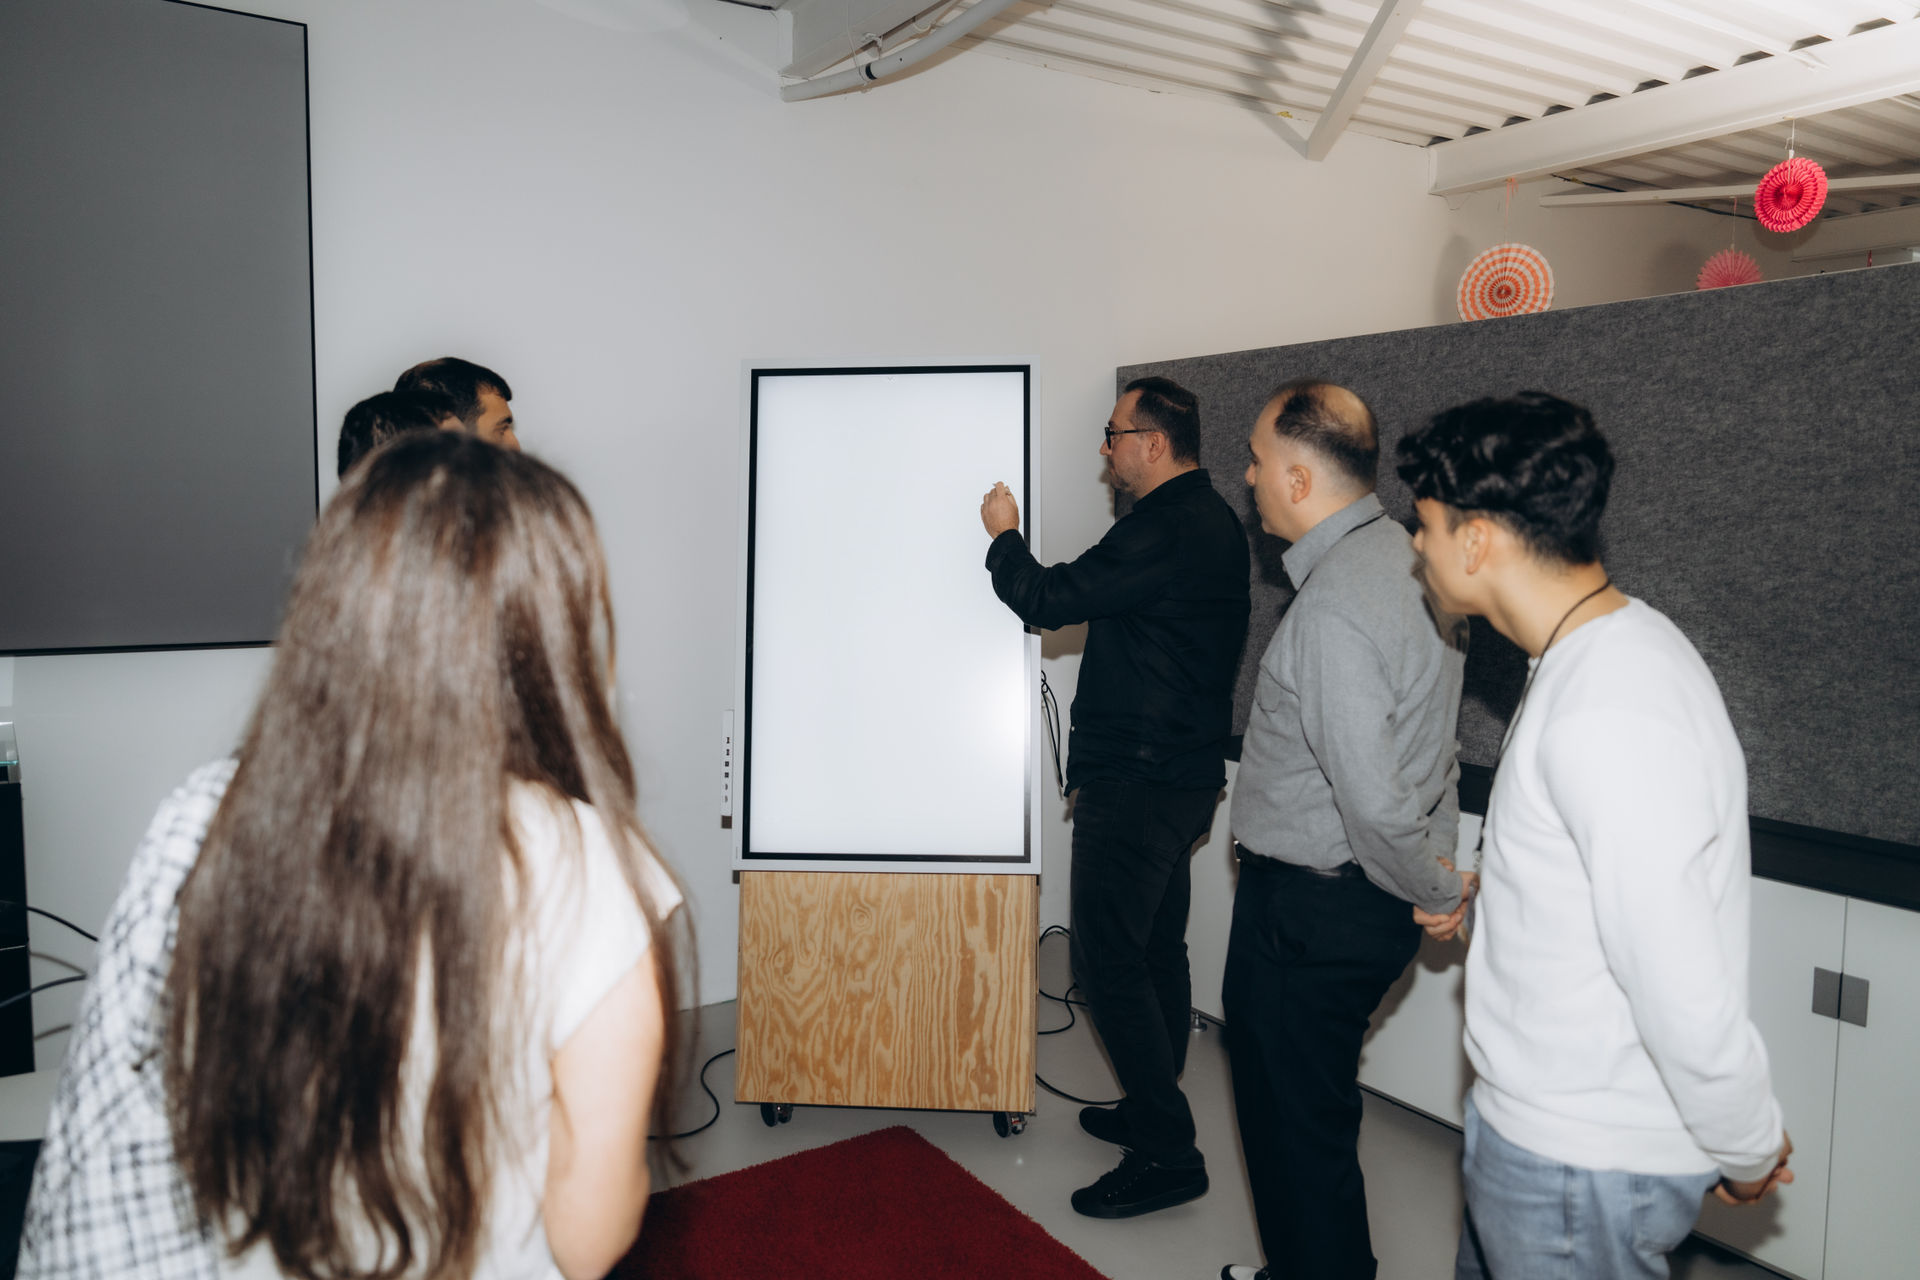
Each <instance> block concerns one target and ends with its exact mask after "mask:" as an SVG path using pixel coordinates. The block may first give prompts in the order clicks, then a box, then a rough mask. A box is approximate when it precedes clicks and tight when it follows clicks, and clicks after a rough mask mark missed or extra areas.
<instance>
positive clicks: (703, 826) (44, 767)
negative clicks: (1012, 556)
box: [0, 0, 1724, 1048]
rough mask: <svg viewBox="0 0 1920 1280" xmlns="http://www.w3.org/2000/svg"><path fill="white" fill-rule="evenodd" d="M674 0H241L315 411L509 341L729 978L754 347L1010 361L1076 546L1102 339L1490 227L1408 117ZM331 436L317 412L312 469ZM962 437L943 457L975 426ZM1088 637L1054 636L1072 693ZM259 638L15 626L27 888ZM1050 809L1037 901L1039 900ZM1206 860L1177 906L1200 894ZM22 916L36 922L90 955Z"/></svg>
mask: <svg viewBox="0 0 1920 1280" xmlns="http://www.w3.org/2000/svg"><path fill="white" fill-rule="evenodd" d="M692 4H693V20H692V22H691V23H690V24H689V25H688V26H687V27H685V28H684V29H682V30H680V31H676V32H670V33H666V34H659V35H638V34H627V33H620V32H615V31H609V30H606V29H602V28H599V27H594V26H590V25H586V24H583V23H581V22H579V21H576V20H574V19H571V18H567V17H563V16H561V15H559V14H556V13H555V12H553V11H551V10H549V9H547V8H543V7H540V6H538V5H536V4H534V3H532V0H409V2H408V3H405V4H399V3H392V2H391V0H324V2H323V0H252V2H250V3H242V4H241V5H239V7H242V8H246V9H251V10H253V11H256V12H259V13H263V14H269V15H273V16H279V17H287V18H292V19H296V20H300V21H304V22H307V23H308V24H310V26H309V41H310V44H309V49H310V83H311V106H312V148H313V150H312V156H313V211H314V272H315V312H316V322H317V337H316V345H317V356H318V382H319V395H320V401H319V408H320V415H321V420H322V422H323V424H327V425H329V426H330V425H331V424H333V423H337V422H338V421H339V419H340V416H341V415H342V413H344V411H345V410H346V408H347V407H348V406H349V405H350V404H352V403H353V402H354V401H355V400H357V399H358V398H360V397H361V396H364V395H367V394H369V393H371V392H373V391H375V390H378V389H380V388H382V387H384V386H386V385H388V384H389V383H390V382H391V380H392V378H393V376H394V375H395V373H397V372H398V371H399V369H400V368H402V367H403V366H405V365H407V364H409V363H411V362H413V361H415V360H418V359H421V358H424V357H428V356H434V355H441V354H448V353H452V354H459V355H464V356H467V357H469V358H471V359H475V360H478V361H481V362H482V363H485V364H488V365H492V366H494V367H495V368H497V369H499V370H500V371H501V372H502V373H503V374H504V375H505V376H506V377H507V378H508V379H509V381H511V383H512V384H513V388H514V391H515V393H516V394H515V400H514V408H515V411H516V415H517V417H518V418H519V420H520V422H521V423H522V430H521V438H522V439H523V440H524V441H525V442H526V445H527V447H528V448H529V449H530V450H532V451H534V452H536V453H539V454H541V455H543V456H545V457H546V458H548V459H550V460H551V461H553V462H555V463H557V464H558V465H560V466H561V467H562V468H564V469H566V470H567V471H568V472H569V473H570V474H571V475H573V476H574V478H575V479H576V480H577V481H578V482H579V483H580V485H581V487H582V488H583V489H584V490H585V492H586V494H587V497H588V499H589V501H590V502H591V503H592V505H593V508H594V511H595V513H596V515H597V517H598V519H599V521H600V526H601V533H602V536H603V538H604V539H605V541H606V544H607V548H608V554H609V558H610V560H611V565H612V572H613V581H614V591H615V600H616V604H617V607H618V611H619V627H620V637H619V650H620V651H619V672H620V682H621V703H622V712H623V717H624V721H625V724H626V726H627V729H628V733H629V737H630V739H631V741H632V742H633V744H634V746H635V749H636V759H637V763H638V767H639V770H640V774H641V785H642V812H643V816H644V817H645V819H646V820H647V822H648V824H649V826H650V828H651V830H652V832H653V834H654V836H655V838H656V841H657V843H658V844H659V845H660V847H661V848H662V850H663V851H664V852H665V853H666V854H667V855H668V857H669V858H670V860H671V861H672V862H673V863H674V864H675V865H676V866H677V867H678V868H679V870H680V872H681V874H682V876H683V878H684V879H685V880H686V882H687V885H688V888H689V896H690V901H691V902H692V905H693V909H694V912H695V920H696V924H697V927H698V929H699V932H700V939H701V942H700V963H701V969H702V982H703V986H702V998H703V999H705V1000H717V999H725V998H727V997H729V996H731V994H732V993H733V990H734V978H735V941H736V938H735V934H736V926H735V920H736V913H737V905H736V901H737V900H736V890H735V888H734V886H733V883H732V877H731V873H730V871H729V869H728V859H727V838H726V833H725V832H724V831H723V829H722V828H721V826H720V824H719V819H718V817H717V800H718V774H717V764H718V748H719V744H718V741H717V739H718V734H719V720H720V713H721V711H722V710H723V709H724V708H725V707H726V706H727V704H728V701H729V690H730V689H731V685H732V678H731V670H730V667H731V662H732V653H733V644H732V638H733V635H734V574H735V566H736V546H735V542H736V527H737V526H736V501H737V487H738V439H739V425H740V418H741V405H740V381H741V362H742V360H744V359H756V360H760V359H764V360H784V361H857V362H884V361H901V360H929V359H940V360H973V359H1002V358H1008V357H1014V358H1021V359H1031V360H1032V361H1033V362H1034V364H1035V366H1036V381H1035V394H1036V403H1035V406H1034V424H1035V430H1036V437H1037V438H1036V445H1035V459H1036V461H1035V469H1036V475H1035V492H1036V494H1037V495H1038V498H1037V510H1036V513H1035V514H1036V517H1037V521H1036V523H1037V530H1038V536H1037V541H1038V543H1039V551H1040V553H1041V554H1042V555H1043V556H1044V557H1046V558H1049V559H1064V558H1067V557H1070V556H1073V555H1075V554H1077V553H1078V552H1080V551H1081V550H1083V549H1084V548H1085V547H1087V546H1088V545H1090V544H1091V543H1092V542H1094V541H1095V540H1096V539H1097V538H1098V537H1099V536H1100V534H1101V532H1102V531H1103V530H1104V528H1105V527H1106V526H1107V524H1108V523H1109V522H1110V521H1111V508H1110V505H1109V502H1108V497H1107V493H1106V491H1105V490H1104V488H1102V487H1101V486H1100V484H1099V482H1098V476H1099V469H1100V468H1099V459H1098V457H1097V456H1096V450H1097V446H1098V444H1099V440H1100V436H1099V430H1100V427H1101V425H1102V424H1103V423H1104V421H1105V419H1106V415H1107V411H1108V408H1109V406H1110V401H1111V396H1112V387H1113V370H1114V368H1115V366H1117V365H1121V364H1127V363H1131V362H1136V361H1142V360H1150V359H1160V358H1167V357H1174V356H1182V355H1192V354H1200V353H1205V352H1212V351H1225V350H1233V349H1239V348H1247V347H1259V346H1270V345H1275V344H1279V343H1286V342H1293V341H1302V340H1307V339H1314V338H1325V337H1332V336H1339V335H1343V334H1351V333H1360V332H1367V331H1373V330H1381V329H1391V328H1399V327H1406V326H1412V325H1420V324H1428V323H1434V322H1437V321H1444V320H1450V319H1451V318H1452V316H1453V311H1452V287H1451V282H1452V281H1453V280H1454V279H1455V278H1457V276H1458V273H1459V270H1460V269H1461V267H1463V266H1464V265H1465V261H1466V259H1467V257H1470V256H1471V253H1472V252H1477V250H1478V248H1479V247H1484V244H1491V243H1492V242H1493V240H1494V239H1496V238H1497V235H1494V234H1491V233H1490V230H1489V225H1488V218H1489V215H1488V211H1487V200H1488V198H1486V197H1476V198H1475V199H1474V200H1473V201H1472V202H1470V203H1469V204H1468V205H1467V206H1466V207H1465V208H1463V209H1461V210H1459V211H1454V210H1450V209H1449V208H1448V207H1447V205H1446V204H1445V202H1443V201H1440V200H1437V199H1433V198H1431V197H1428V196H1427V195H1425V194H1424V193H1425V190H1426V187H1427V181H1428V179H1427V165H1426V159H1425V157H1424V156H1423V155H1422V154H1421V152H1419V151H1418V150H1416V149H1413V148H1409V147H1404V146H1399V145H1395V144H1390V143H1385V142H1379V141H1376V140H1373V139H1369V138H1365V137H1359V136H1353V137H1349V138H1347V139H1344V140H1343V141H1342V142H1341V144H1340V145H1339V147H1337V148H1336V149H1335V151H1334V154H1333V156H1332V157H1331V158H1330V159H1329V160H1328V161H1326V162H1325V163H1324V164H1321V165H1308V164H1307V163H1306V162H1305V161H1303V160H1301V159H1300V158H1299V156H1298V155H1297V153H1295V152H1294V151H1293V150H1291V149H1290V148H1289V147H1287V146H1286V145H1285V144H1284V143H1282V142H1281V141H1280V140H1279V139H1277V138H1276V137H1274V136H1273V134H1272V133H1271V132H1270V131H1269V124H1268V122H1267V121H1265V120H1264V119H1263V118H1262V117H1260V116H1258V115H1255V114H1252V113H1249V112H1241V111H1238V110H1235V109H1233V108H1230V107H1224V106H1220V105H1217V104H1214V103H1211V102H1205V101H1200V100H1196V99H1188V98H1183V97H1179V96H1173V95H1156V94H1150V93H1145V92H1141V91H1138V90H1134V89H1129V88H1124V87H1119V86H1114V85H1108V84H1104V83H1099V82H1095V81H1090V80H1085V79H1081V78H1078V77H1073V76H1068V75H1062V74H1059V73H1054V72H1047V71H1043V70H1040V69H1038V68H1034V67H1030V66H1026V65H1023V64H1016V63H1011V62H1007V61H1003V60H999V59H995V58H991V57H986V56H978V55H976V54H971V53H969V54H963V55H961V56H959V57H956V58H953V59H950V60H948V61H946V62H944V63H943V64H941V65H939V66H936V67H934V68H932V69H930V70H929V71H927V72H926V73H924V74H921V75H918V76H914V77H912V78H909V79H907V80H904V81H901V82H898V83H894V84H889V85H885V86H882V87H880V88H878V89H876V90H874V91H872V92H870V93H867V94H861V95H854V96H850V97H844V98H840V99H835V100H829V101H819V102H812V103H799V104H791V105H788V104H783V103H781V102H780V101H779V98H778V94H777V91H776V78H775V76H774V75H773V73H772V71H771V70H770V68H771V67H773V66H775V65H778V61H779V56H778V54H777V52H776V50H775V49H774V44H775V31H776V19H775V18H774V17H773V16H772V15H769V14H765V13H761V12H757V11H754V10H750V9H744V8H739V7H735V6H729V5H725V4H720V3H717V2H716V0H692ZM1556 216H1566V215H1556ZM1629 225H1630V226H1631V227H1632V228H1633V230H1632V231H1631V233H1630V234H1615V233H1614V231H1615V229H1616V228H1617V227H1620V226H1629ZM1562 226H1564V227H1565V228H1566V230H1564V231H1563V230H1561V227H1562ZM1576 226H1577V230H1576V229H1575V228H1576ZM1723 235H1724V225H1723V220H1721V219H1718V218H1713V217H1710V216H1709V215H1704V214H1697V213H1691V212H1688V211H1685V210H1651V211H1636V212H1635V213H1634V214H1633V215H1632V221H1631V222H1630V223H1628V222H1625V221H1623V222H1620V223H1615V222H1612V221H1609V220H1607V219H1602V218H1598V217H1583V218H1582V219H1577V220H1574V221H1570V222H1568V223H1565V224H1556V225H1555V226H1552V227H1547V228H1545V229H1544V230H1543V231H1542V232H1541V234H1539V235H1538V236H1534V237H1532V238H1533V240H1534V243H1536V244H1538V245H1539V246H1540V247H1541V248H1542V249H1543V250H1544V251H1545V252H1547V253H1548V254H1549V256H1551V257H1554V258H1555V262H1556V267H1557V268H1560V269H1561V270H1562V271H1563V283H1562V287H1561V294H1560V305H1577V304H1579V303H1581V302H1586V301H1595V300H1600V299H1602V298H1611V297H1614V296H1620V295H1618V294H1617V293H1615V292H1610V290H1616V289H1619V288H1632V289H1642V290H1645V291H1662V290H1666V289H1680V288H1686V287H1690V284H1691V275H1692V271H1693V270H1694V269H1695V268H1696V267H1697V266H1698V263H1699V260H1700V259H1702V258H1704V257H1705V256H1706V254H1707V253H1709V252H1712V250H1713V248H1714V247H1715V241H1716V239H1717V238H1718V237H1720V236H1723ZM1622 262H1651V263H1652V264H1653V265H1651V266H1648V267H1645V268H1644V269H1641V268H1635V271H1634V272H1633V273H1623V272H1622V271H1621V270H1620V268H1619V264H1620V263H1622ZM1585 263H1591V264H1592V269H1591V270H1589V269H1588V267H1587V266H1585V265H1582V264H1585ZM332 445H333V439H332V434H331V432H330V430H326V429H323V431H322V441H321V453H322V459H323V469H324V470H325V471H327V472H329V473H330V472H331V466H330V463H328V462H327V459H328V458H329V457H330V455H331V452H332ZM952 459H953V463H954V465H956V466H964V465H966V462H967V448H966V441H965V440H964V439H957V440H955V441H954V442H953V451H952ZM1238 461H1239V460H1238V459H1227V460H1223V463H1222V465H1227V466H1232V467H1235V468H1237V466H1238ZM987 479H989V480H990V479H991V477H987ZM981 487H982V489H984V488H985V487H986V483H985V482H984V481H983V483H982V485H981ZM329 488H330V486H329ZM981 549H982V552H983V553H984V550H985V536H984V534H983V535H982V541H981ZM902 626H903V631H905V632H906V633H908V634H910V633H911V620H903V621H902ZM1076 649H1077V645H1076V644H1075V642H1074V639H1073V637H1071V636H1066V637H1062V638H1057V639H1055V640H1054V641H1052V642H1051V643H1050V644H1049V645H1048V653H1049V654H1050V657H1049V661H1048V669H1049V673H1050V676H1051V678H1052V679H1053V680H1054V683H1055V685H1056V687H1057V688H1058V691H1059V694H1060V700H1061V703H1062V705H1063V706H1065V705H1066V704H1067V702H1068V701H1069V700H1070V698H1071V695H1072V677H1073V673H1074V669H1075V665H1076V659H1075V656H1074V653H1075V651H1076ZM266 660H267V656H266V654H265V652H264V651H258V650H254V651H221V652H207V653H175V654H129V655H119V656H104V657H73V658H26V659H20V660H19V662H18V665H17V671H16V682H15V683H16V689H15V692H14V701H15V703H16V705H15V708H14V711H13V713H12V714H13V715H14V717H15V718H16V719H17V720H18V721H19V723H20V730H19V733H20V748H21V754H22V757H23V767H24V775H25V781H26V804H27V824H28V831H27V834H28V840H29V853H28V877H29V883H30V886H31V890H32V894H33V898H34V901H35V902H36V903H37V904H39V905H43V906H45V907H47V908H48V909H50V910H54V911H60V912H63V913H71V914H73V915H75V916H76V918H78V919H79V920H80V922H81V923H83V924H87V925H89V927H92V926H93V925H94V924H97V922H98V921H99V920H100V919H101V918H103V917H104V915H105V912H106V909H107V906H108V904H109V902H110V901H111V898H112V895H113V893H114V891H115V888H116V886H117V884H118V880H119V877H120V876H121V874H122V873H123V871H124V869H125V866H126V862H127V859H128V857H129V856H130V854H131V852H132V848H133V845H134V843H135V841H136V840H137V838H138V836H139V834H140V831H141V830H142V828H143V827H144V825H145V822H146V819H147V816H148V815H149V814H150V813H151V811H152V808H153V805H154V804H155V802H156V801H157V800H158V799H159V797H160V796H161V795H162V794H163V793H164V792H165V791H166V789H167V788H168V787H170V786H171V785H173V784H174V783H175V782H176V781H177V780H178V779H180V778H181V777H183V776H184V775H185V774H186V773H187V772H188V771H189V770H190V769H191V768H192V767H193V766H194V765H196V764H198V763H199V762H201V761H202V760H204V759H206V758H209V757H211V756H214V755H217V754H219V753H220V752H222V751H224V750H226V749H227V748H228V747H229V746H230V744H231V743H232V742H233V741H234V740H235V739H236V738H237V736H238V734H239V731H240V728H241V725H242V722H243V720H244V716H245V710H246V708H247V706H248V704H249V703H250V701H251V699H252V697H253V696H254V693H255V691H256V689H257V687H258V685H259V683H260V680H261V677H262V674H263V672H264V663H265V661H266ZM928 675H929V677H930V678H932V677H935V676H937V673H934V672H929V673H928ZM7 714H8V713H7V712H6V711H4V710H0V718H5V717H6V715H7ZM1054 808H1055V817H1056V821H1055V822H1054V824H1053V827H1052V829H1051V831H1050V834H1049V837H1048V841H1047V846H1046V865H1047V867H1048V872H1047V874H1046V876H1045V877H1044V880H1043V885H1044V887H1043V893H1042V914H1043V916H1044V918H1045V919H1046V920H1048V921H1055V920H1062V919H1064V918H1065V914H1066V897H1065V894H1066V867H1067V849H1068V844H1067V828H1066V826H1065V824H1064V822H1062V821H1059V820H1058V815H1059V812H1060V811H1061V808H1062V807H1061V806H1059V805H1057V804H1056V805H1055V806H1054ZM1218 845H1219V842H1217V841H1216V842H1215V845H1214V846H1211V847H1212V848H1213V850H1214V852H1216V853H1217V852H1219V848H1218ZM1212 889H1213V892H1212V893H1211V895H1210V896H1207V897H1204V898H1203V897H1198V896H1197V897H1196V910H1195V916H1196V930H1199V929H1204V928H1217V929H1222V930H1223V929H1224V921H1225V916H1224V914H1223V911H1224V908H1223V906H1222V899H1221V897H1220V894H1219V893H1218V892H1217V891H1218V889H1219V885H1217V884H1216V885H1213V886H1212ZM33 929H34V937H35V944H36V947H37V948H38V949H39V950H40V951H42V952H44V953H48V954H50V955H55V956H59V957H64V958H65V959H67V960H70V961H73V962H77V963H82V964H84V963H85V962H86V960H87V951H86V948H85V946H84V944H80V945H78V946H76V945H74V944H73V943H70V942H69V941H68V940H67V939H65V938H63V937H61V936H60V933H59V931H58V930H57V928H56V927H54V926H50V925H48V924H47V923H46V922H44V921H36V922H35V923H34V925H33ZM59 972H61V970H60V969H59V968H58V966H56V965H53V964H51V962H48V963H43V964H42V965H41V966H40V970H39V971H37V972H36V978H37V979H39V980H45V978H47V977H51V976H56V975H57V974H58V973H59ZM1208 981H1209V979H1208V978H1207V977H1206V976H1205V975H1200V977H1199V981H1198V982H1197V984H1196V991H1197V994H1199V995H1206V994H1208V992H1207V990H1206V985H1207V982H1208ZM1215 986H1216V987H1217V982H1216V983H1215ZM77 989H78V988H73V987H70V988H65V989H63V990H62V991H60V992H56V993H53V994H52V995H50V996H46V997H41V998H40V999H39V1002H38V1004H37V1007H36V1015H37V1019H38V1024H39V1025H40V1026H42V1027H48V1026H55V1025H58V1024H60V1023H61V1022H63V1021H65V1019H66V1017H67V1016H69V1014H70V1010H71V1008H72V999H71V997H72V995H73V993H74V992H75V991H76V990H77ZM1203 1003H1204V1001H1203ZM49 1047H50V1048H57V1044H56V1043H55V1042H49Z"/></svg>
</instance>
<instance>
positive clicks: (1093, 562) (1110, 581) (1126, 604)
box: [987, 516, 1179, 630]
mask: <svg viewBox="0 0 1920 1280" xmlns="http://www.w3.org/2000/svg"><path fill="white" fill-rule="evenodd" d="M1178 563H1179V561H1178V557H1177V556H1176V554H1175V547H1174V545H1173V539H1172V536H1171V533H1170V531H1169V530H1168V529H1167V528H1166V527H1165V526H1164V525H1163V524H1161V523H1160V522H1159V521H1155V520H1143V519H1141V518H1139V517H1138V516H1132V517H1129V518H1127V519H1124V520H1121V521H1120V522H1119V523H1117V524H1115V525H1114V526H1113V528H1111V529H1109V530H1107V536H1106V537H1104V538H1102V539H1100V541H1099V542H1097V543H1095V544H1094V545H1093V546H1092V547H1089V548H1088V549H1087V551H1086V553H1085V554H1083V555H1082V556H1081V557H1080V558H1079V559H1077V560H1074V561H1071V562H1070V563H1067V564H1056V565H1053V566H1051V567H1050V568H1042V567H1041V565H1040V562H1039V561H1037V560H1035V559H1034V558H1033V553H1032V552H1031V551H1029V550H1028V549H1027V543H1026V539H1025V538H1022V537H1021V536H1020V532H1019V530H1017V529H1009V530H1007V531H1006V532H1005V533H1003V534H1001V535H1000V536H999V537H997V538H995V539H994V540H993V545H992V546H990V547H988V548H987V569H988V571H989V572H990V573H992V574H993V591H994V594H995V595H997V596H999V597H1000V599H1001V600H1003V601H1005V602H1006V605H1007V607H1008V608H1010V609H1012V610H1013V611H1014V612H1015V613H1016V614H1018V615H1019V616H1020V620H1021V621H1022V622H1024V623H1026V624H1027V625H1028V626H1030V627H1040V628H1043V629H1046V630H1052V629H1053V628H1055V627H1065V626H1071V625H1073V624H1074V623H1077V622H1091V621H1092V620H1093V619H1095V618H1110V617H1113V616H1115V615H1117V614H1122V613H1127V612H1130V611H1132V610H1134V609H1136V608H1138V607H1139V606H1140V605H1142V604H1145V603H1147V602H1148V601H1150V600H1152V599H1153V598H1154V597H1156V596H1157V595H1159V594H1160V593H1161V592H1163V591H1164V590H1165V589H1166V584H1167V582H1168V580H1169V579H1170V578H1171V577H1172V576H1173V573H1174V572H1175V569H1176V568H1177V566H1178Z"/></svg>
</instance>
